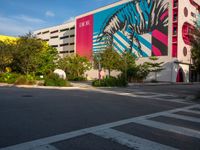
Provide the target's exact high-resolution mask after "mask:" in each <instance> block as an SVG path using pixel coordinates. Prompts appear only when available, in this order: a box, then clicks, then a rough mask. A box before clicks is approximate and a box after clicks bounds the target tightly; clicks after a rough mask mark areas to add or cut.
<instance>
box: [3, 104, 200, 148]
mask: <svg viewBox="0 0 200 150" xmlns="http://www.w3.org/2000/svg"><path fill="white" fill-rule="evenodd" d="M198 106H199V105H198V104H195V105H190V106H187V107H182V108H176V109H172V110H167V111H163V112H157V113H153V114H148V115H144V116H139V117H133V118H129V119H125V120H120V121H116V122H112V123H107V124H103V125H99V126H95V127H89V128H85V129H80V130H76V131H71V132H67V133H62V134H58V135H54V136H50V137H46V138H41V139H37V140H33V141H29V142H25V143H21V144H17V145H12V146H8V147H5V148H0V150H31V149H32V148H35V147H39V146H43V145H48V144H51V143H55V142H59V141H64V140H68V139H72V138H75V137H78V136H82V135H85V134H88V133H92V132H96V131H99V130H105V129H109V128H113V127H117V126H121V125H124V124H128V123H131V122H137V121H139V120H141V119H142V120H145V119H149V118H153V117H158V116H161V115H163V114H166V113H175V112H178V111H182V110H186V109H192V108H196V107H198ZM140 124H141V123H140ZM146 124H148V122H147V123H144V125H146ZM164 125H165V124H164ZM170 128H171V126H169V125H168V126H166V125H165V126H164V127H163V129H164V130H169V129H170ZM177 128H179V127H177ZM173 130H174V131H175V132H176V130H175V129H173ZM192 131H193V132H194V130H192ZM179 132H185V131H184V130H183V129H182V130H181V131H179ZM179 132H178V133H179ZM193 132H192V133H193ZM176 133H177V132H176ZM186 133H187V132H186ZM195 133H196V134H197V135H196V134H195V136H197V137H198V138H200V136H199V135H200V133H199V132H198V131H195ZM188 135H192V134H189V133H188Z"/></svg>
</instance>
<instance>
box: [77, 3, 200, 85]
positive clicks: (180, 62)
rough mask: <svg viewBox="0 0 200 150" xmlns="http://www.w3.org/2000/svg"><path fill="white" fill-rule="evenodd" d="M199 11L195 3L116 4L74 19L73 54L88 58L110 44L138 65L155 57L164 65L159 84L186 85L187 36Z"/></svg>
mask: <svg viewBox="0 0 200 150" xmlns="http://www.w3.org/2000/svg"><path fill="white" fill-rule="evenodd" d="M199 11H200V1H199V0H140V1H138V0H137V1H136V0H124V1H119V2H117V3H114V4H111V5H108V6H105V7H102V8H99V9H96V10H94V11H91V12H88V13H86V14H82V15H80V16H78V17H76V53H78V54H79V55H82V56H86V57H88V58H91V57H92V55H93V54H94V53H98V52H100V51H102V50H103V49H105V47H106V46H107V44H109V45H110V44H112V45H113V47H114V49H115V50H116V51H117V52H118V53H123V52H125V51H129V52H131V53H132V55H134V56H135V57H137V58H138V63H143V62H145V61H149V59H148V57H150V56H158V57H159V59H160V61H163V62H164V63H165V65H164V68H165V69H164V70H163V71H162V72H160V73H159V75H158V76H159V77H158V80H160V81H171V82H184V81H185V82H189V78H190V66H191V65H190V64H191V63H192V62H191V53H190V49H191V47H190V40H189V38H190V34H189V33H190V30H191V29H192V27H193V21H194V20H196V19H197V14H198V13H199ZM152 78H153V77H152ZM152 78H151V76H150V77H149V80H151V79H152Z"/></svg>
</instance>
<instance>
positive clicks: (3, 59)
mask: <svg viewBox="0 0 200 150" xmlns="http://www.w3.org/2000/svg"><path fill="white" fill-rule="evenodd" d="M12 52H13V44H12V42H11V41H9V40H6V41H4V42H3V41H0V71H4V70H5V68H6V67H8V66H10V64H11V63H12V61H13V56H12Z"/></svg>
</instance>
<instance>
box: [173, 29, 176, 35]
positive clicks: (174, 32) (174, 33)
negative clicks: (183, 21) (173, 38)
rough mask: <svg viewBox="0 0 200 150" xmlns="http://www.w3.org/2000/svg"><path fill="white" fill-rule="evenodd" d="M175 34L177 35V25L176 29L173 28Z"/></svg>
mask: <svg viewBox="0 0 200 150" xmlns="http://www.w3.org/2000/svg"><path fill="white" fill-rule="evenodd" d="M173 35H177V27H174V29H173Z"/></svg>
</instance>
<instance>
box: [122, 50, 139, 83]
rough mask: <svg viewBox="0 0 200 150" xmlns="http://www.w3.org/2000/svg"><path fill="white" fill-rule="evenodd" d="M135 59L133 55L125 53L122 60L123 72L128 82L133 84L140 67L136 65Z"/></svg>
mask: <svg viewBox="0 0 200 150" xmlns="http://www.w3.org/2000/svg"><path fill="white" fill-rule="evenodd" d="M135 60H136V59H135V57H134V56H133V55H132V54H131V53H128V52H127V53H124V54H123V55H122V58H121V60H120V64H121V65H120V67H121V69H120V70H121V72H122V73H123V74H124V76H125V78H126V80H128V81H129V82H131V81H132V80H134V79H135V78H136V76H137V71H138V67H137V65H136V63H135Z"/></svg>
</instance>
